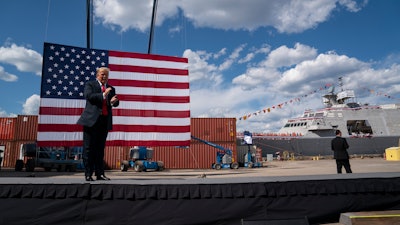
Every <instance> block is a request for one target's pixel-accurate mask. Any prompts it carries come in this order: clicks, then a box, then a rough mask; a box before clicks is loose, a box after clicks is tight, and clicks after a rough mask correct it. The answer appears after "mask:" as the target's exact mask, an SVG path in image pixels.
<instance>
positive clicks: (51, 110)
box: [39, 107, 83, 116]
mask: <svg viewBox="0 0 400 225" xmlns="http://www.w3.org/2000/svg"><path fill="white" fill-rule="evenodd" d="M82 112H83V108H61V107H60V108H57V107H40V108H39V114H40V115H65V116H74V115H81V113H82Z"/></svg>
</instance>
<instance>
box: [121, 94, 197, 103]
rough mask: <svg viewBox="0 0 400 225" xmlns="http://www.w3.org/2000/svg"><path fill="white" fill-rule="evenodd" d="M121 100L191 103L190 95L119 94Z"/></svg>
mask: <svg viewBox="0 0 400 225" xmlns="http://www.w3.org/2000/svg"><path fill="white" fill-rule="evenodd" d="M117 95H118V99H119V100H120V101H135V102H163V103H189V101H190V98H189V96H183V97H180V96H148V95H121V94H118V93H117Z"/></svg>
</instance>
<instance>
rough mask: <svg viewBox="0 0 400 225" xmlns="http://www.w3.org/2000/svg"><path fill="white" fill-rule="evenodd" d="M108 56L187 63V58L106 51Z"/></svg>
mask: <svg viewBox="0 0 400 225" xmlns="http://www.w3.org/2000/svg"><path fill="white" fill-rule="evenodd" d="M108 55H109V56H114V57H121V58H137V59H151V60H157V61H169V62H181V63H188V62H189V61H188V59H187V58H180V57H174V56H166V55H152V54H143V53H136V52H119V51H118V52H117V51H108Z"/></svg>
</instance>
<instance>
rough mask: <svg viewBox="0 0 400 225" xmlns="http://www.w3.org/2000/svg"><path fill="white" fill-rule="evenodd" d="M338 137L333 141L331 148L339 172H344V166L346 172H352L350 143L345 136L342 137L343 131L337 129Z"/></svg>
mask: <svg viewBox="0 0 400 225" xmlns="http://www.w3.org/2000/svg"><path fill="white" fill-rule="evenodd" d="M335 133H336V137H335V138H334V139H332V141H331V149H332V151H333V158H334V159H336V167H337V173H342V167H344V169H345V170H346V173H352V171H351V168H350V161H349V153H348V152H347V149H348V148H349V144H348V143H347V141H346V139H345V138H342V132H341V131H340V130H336V132H335Z"/></svg>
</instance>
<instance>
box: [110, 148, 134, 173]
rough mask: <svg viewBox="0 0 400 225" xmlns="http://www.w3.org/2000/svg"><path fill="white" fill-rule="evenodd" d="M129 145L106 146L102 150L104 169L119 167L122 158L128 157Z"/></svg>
mask: <svg viewBox="0 0 400 225" xmlns="http://www.w3.org/2000/svg"><path fill="white" fill-rule="evenodd" d="M129 149H130V147H127V146H106V149H105V150H104V161H105V169H120V165H121V164H120V163H121V161H122V160H127V159H128V152H129Z"/></svg>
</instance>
